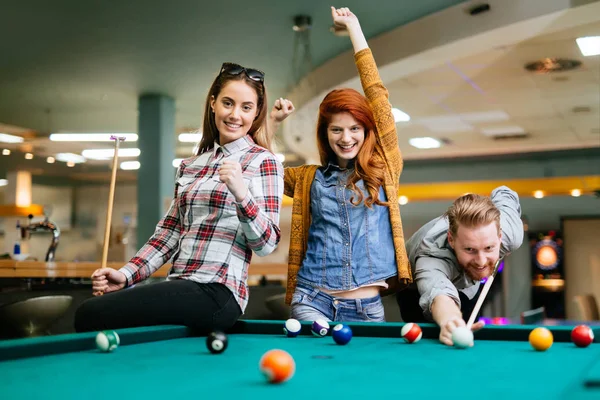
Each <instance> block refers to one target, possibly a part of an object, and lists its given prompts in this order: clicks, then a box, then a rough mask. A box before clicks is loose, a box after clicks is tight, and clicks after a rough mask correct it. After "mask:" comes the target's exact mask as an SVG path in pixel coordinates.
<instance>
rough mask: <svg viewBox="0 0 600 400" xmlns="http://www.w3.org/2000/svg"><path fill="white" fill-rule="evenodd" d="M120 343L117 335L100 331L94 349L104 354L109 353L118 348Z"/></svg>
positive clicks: (113, 332) (112, 332)
mask: <svg viewBox="0 0 600 400" xmlns="http://www.w3.org/2000/svg"><path fill="white" fill-rule="evenodd" d="M120 343H121V340H120V339H119V335H118V334H117V332H115V331H102V332H99V333H98V334H97V335H96V347H97V348H98V350H100V351H103V352H105V353H110V352H111V351H113V350H114V349H116V348H117V347H119V344H120Z"/></svg>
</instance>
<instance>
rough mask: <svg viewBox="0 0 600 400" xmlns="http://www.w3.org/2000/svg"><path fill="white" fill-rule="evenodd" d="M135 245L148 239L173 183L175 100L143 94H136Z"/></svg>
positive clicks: (163, 210)
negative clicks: (136, 204)
mask: <svg viewBox="0 0 600 400" xmlns="http://www.w3.org/2000/svg"><path fill="white" fill-rule="evenodd" d="M138 143H139V148H140V152H141V153H140V156H139V161H140V168H139V170H138V178H137V182H138V184H137V201H138V207H137V213H138V215H137V235H136V236H137V248H140V247H141V246H143V245H144V243H146V241H148V239H149V238H150V236H152V234H153V233H154V230H155V228H156V224H157V223H158V221H159V220H160V219H161V218H162V217H163V216H164V214H165V212H166V210H167V208H168V207H169V204H170V202H171V199H172V198H173V191H174V185H175V173H176V170H175V168H173V159H174V158H175V100H174V99H172V98H170V97H168V96H164V95H158V94H146V95H142V96H140V98H139V117H138Z"/></svg>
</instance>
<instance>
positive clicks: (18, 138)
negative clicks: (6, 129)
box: [0, 133, 25, 143]
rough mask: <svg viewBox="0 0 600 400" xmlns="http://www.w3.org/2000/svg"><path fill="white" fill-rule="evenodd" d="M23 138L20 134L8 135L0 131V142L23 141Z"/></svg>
mask: <svg viewBox="0 0 600 400" xmlns="http://www.w3.org/2000/svg"><path fill="white" fill-rule="evenodd" d="M24 140H25V139H23V138H22V137H21V136H15V135H9V134H8V133H0V142H3V143H23V141H24Z"/></svg>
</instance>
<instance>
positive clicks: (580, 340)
mask: <svg viewBox="0 0 600 400" xmlns="http://www.w3.org/2000/svg"><path fill="white" fill-rule="evenodd" d="M571 341H572V342H573V343H575V345H576V346H577V347H588V346H589V345H590V344H591V343H592V342H593V341H594V331H592V329H591V328H590V327H589V326H587V325H577V326H576V327H575V328H573V330H572V331H571Z"/></svg>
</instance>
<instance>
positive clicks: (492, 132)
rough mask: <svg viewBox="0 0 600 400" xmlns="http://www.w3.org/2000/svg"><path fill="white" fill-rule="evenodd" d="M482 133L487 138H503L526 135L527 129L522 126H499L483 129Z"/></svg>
mask: <svg viewBox="0 0 600 400" xmlns="http://www.w3.org/2000/svg"><path fill="white" fill-rule="evenodd" d="M481 133H483V134H484V135H485V136H503V135H515V134H519V133H525V129H523V128H521V127H520V126H497V127H494V128H482V129H481Z"/></svg>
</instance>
